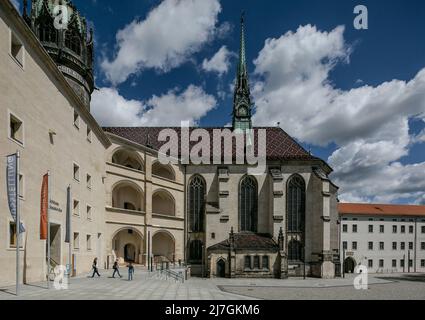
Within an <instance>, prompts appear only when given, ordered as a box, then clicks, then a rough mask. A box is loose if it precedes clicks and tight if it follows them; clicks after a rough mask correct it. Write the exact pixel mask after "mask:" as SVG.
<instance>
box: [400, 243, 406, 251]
mask: <svg viewBox="0 0 425 320" xmlns="http://www.w3.org/2000/svg"><path fill="white" fill-rule="evenodd" d="M400 249H401V250H404V249H406V244H405V243H404V242H400Z"/></svg>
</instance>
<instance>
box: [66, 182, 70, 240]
mask: <svg viewBox="0 0 425 320" xmlns="http://www.w3.org/2000/svg"><path fill="white" fill-rule="evenodd" d="M70 238H71V186H68V188H67V189H66V232H65V243H70Z"/></svg>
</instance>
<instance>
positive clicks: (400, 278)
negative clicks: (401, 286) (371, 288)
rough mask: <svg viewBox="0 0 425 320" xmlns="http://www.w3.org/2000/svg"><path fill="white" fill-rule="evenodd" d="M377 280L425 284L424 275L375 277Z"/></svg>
mask: <svg viewBox="0 0 425 320" xmlns="http://www.w3.org/2000/svg"><path fill="white" fill-rule="evenodd" d="M376 278H377V279H383V280H391V281H414V282H425V274H404V275H398V276H379V277H378V276H377V277H376Z"/></svg>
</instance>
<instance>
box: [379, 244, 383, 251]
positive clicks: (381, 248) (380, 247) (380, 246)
mask: <svg viewBox="0 0 425 320" xmlns="http://www.w3.org/2000/svg"><path fill="white" fill-rule="evenodd" d="M379 250H384V243H383V242H379Z"/></svg>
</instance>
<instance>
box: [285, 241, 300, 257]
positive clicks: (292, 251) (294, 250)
mask: <svg viewBox="0 0 425 320" xmlns="http://www.w3.org/2000/svg"><path fill="white" fill-rule="evenodd" d="M288 260H289V261H302V260H303V257H302V245H301V242H300V241H298V240H291V241H289V243H288Z"/></svg>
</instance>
